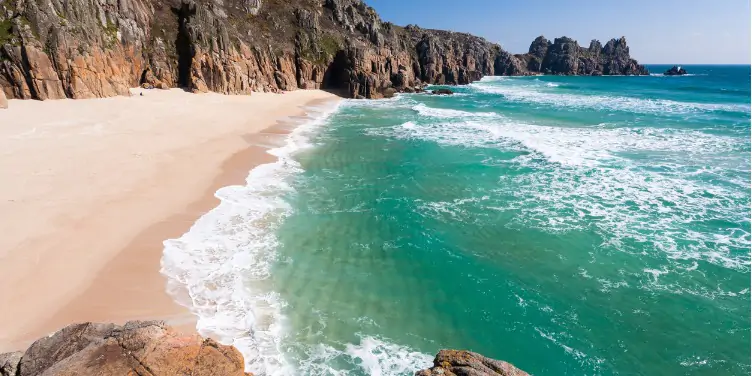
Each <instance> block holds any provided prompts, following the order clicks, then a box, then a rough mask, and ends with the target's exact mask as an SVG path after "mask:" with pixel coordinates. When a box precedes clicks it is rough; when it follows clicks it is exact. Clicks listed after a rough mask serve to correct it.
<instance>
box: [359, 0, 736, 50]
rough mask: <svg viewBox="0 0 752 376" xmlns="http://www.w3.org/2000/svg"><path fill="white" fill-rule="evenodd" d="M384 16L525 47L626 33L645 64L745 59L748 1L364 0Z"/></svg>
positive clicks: (605, 38) (603, 38) (397, 21)
mask: <svg viewBox="0 0 752 376" xmlns="http://www.w3.org/2000/svg"><path fill="white" fill-rule="evenodd" d="M365 2H366V3H367V4H368V5H371V6H372V7H374V8H376V10H377V11H378V12H379V14H380V15H381V17H382V18H383V19H384V20H385V21H391V22H393V23H395V24H398V25H407V24H409V23H412V24H417V25H418V26H421V27H425V28H434V29H448V30H453V31H464V32H469V33H472V34H476V35H479V36H483V37H485V38H487V39H489V40H491V41H493V42H497V43H500V44H501V45H502V46H503V47H504V49H506V50H508V51H510V52H513V53H522V52H527V49H528V47H529V46H530V42H532V41H533V39H535V37H537V36H538V35H545V36H546V38H548V39H553V38H555V37H560V36H563V35H566V36H569V37H572V38H575V39H577V40H578V41H579V42H580V45H585V46H587V45H588V44H589V43H590V40H591V39H599V40H600V41H601V42H602V43H604V44H605V42H606V41H608V40H609V39H611V38H614V37H620V36H622V35H623V36H625V37H627V42H628V43H629V48H630V52H631V54H632V57H634V58H636V59H638V60H639V61H640V62H641V63H645V64H658V63H664V64H674V63H676V64H703V63H704V64H749V62H750V8H749V7H750V1H749V0H704V1H703V0H685V1H678V0H651V1H647V0H627V1H618V0H598V1H595V0H570V1H564V0H558V1H556V0H553V1H551V0H546V1H544V0H515V1H505V0H365Z"/></svg>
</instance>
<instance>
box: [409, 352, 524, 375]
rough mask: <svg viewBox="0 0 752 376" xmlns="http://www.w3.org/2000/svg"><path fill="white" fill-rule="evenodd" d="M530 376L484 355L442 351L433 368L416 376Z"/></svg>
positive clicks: (419, 372)
mask: <svg viewBox="0 0 752 376" xmlns="http://www.w3.org/2000/svg"><path fill="white" fill-rule="evenodd" d="M439 375H441V376H455V375H456V376H499V375H501V376H528V374H527V373H526V372H525V371H522V370H520V369H518V368H516V367H515V366H513V365H511V364H509V363H507V362H502V361H500V360H494V359H490V358H486V357H485V356H483V355H480V354H477V353H474V352H470V351H458V350H441V351H439V353H438V354H437V355H436V358H434V360H433V367H431V368H429V369H424V370H422V371H418V372H416V373H415V376H439Z"/></svg>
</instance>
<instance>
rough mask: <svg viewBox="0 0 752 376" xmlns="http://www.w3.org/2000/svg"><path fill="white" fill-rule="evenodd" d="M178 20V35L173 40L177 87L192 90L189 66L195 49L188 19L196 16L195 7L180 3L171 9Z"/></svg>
mask: <svg viewBox="0 0 752 376" xmlns="http://www.w3.org/2000/svg"><path fill="white" fill-rule="evenodd" d="M173 12H174V13H175V15H176V16H177V18H178V34H177V37H176V38H175V49H176V52H177V57H178V86H180V87H182V88H186V89H191V88H192V83H191V65H192V64H193V57H194V56H195V55H196V49H195V47H194V45H193V40H192V38H191V32H190V19H191V17H193V16H194V15H195V14H196V6H195V5H194V4H190V3H180V8H175V9H173Z"/></svg>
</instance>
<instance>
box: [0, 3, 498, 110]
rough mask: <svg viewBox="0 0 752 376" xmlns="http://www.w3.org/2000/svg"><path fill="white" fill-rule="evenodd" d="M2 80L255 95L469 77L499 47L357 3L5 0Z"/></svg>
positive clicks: (54, 89) (58, 92) (123, 90)
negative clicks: (407, 23)
mask: <svg viewBox="0 0 752 376" xmlns="http://www.w3.org/2000/svg"><path fill="white" fill-rule="evenodd" d="M0 46H2V47H0V87H1V88H2V89H3V91H4V92H5V94H6V95H7V96H8V97H9V98H23V99H30V98H33V99H58V98H65V97H69V98H92V97H105V96H112V95H118V94H121V95H123V94H127V93H128V88H129V87H133V86H137V85H142V84H146V85H150V86H154V87H163V88H165V87H184V88H187V89H190V90H193V91H198V92H204V91H215V92H219V93H225V94H248V93H251V92H253V91H278V90H293V89H296V88H302V89H309V88H328V89H338V90H343V91H344V92H345V93H346V94H347V95H349V96H353V97H355V96H363V97H368V98H372V97H379V96H380V95H381V93H382V92H383V91H384V89H386V88H388V87H393V86H394V87H396V88H397V89H400V88H402V87H406V86H410V85H416V84H418V83H419V82H420V81H424V82H430V83H447V84H463V83H468V82H470V81H472V80H477V79H479V78H480V77H482V76H483V75H486V74H492V73H493V59H494V57H495V56H496V52H497V51H498V50H499V47H498V46H497V45H494V44H491V43H489V42H487V41H485V40H484V39H482V38H477V37H473V36H470V35H467V34H459V33H450V32H443V31H433V30H423V29H420V28H418V27H408V28H401V27H397V26H394V25H391V24H389V23H383V22H382V21H381V19H380V18H379V16H378V15H377V14H376V12H375V11H374V10H373V9H372V8H370V7H368V6H366V5H365V4H364V3H363V2H362V1H360V0H296V1H284V0H225V1H221V0H103V1H88V0H4V1H2V2H0Z"/></svg>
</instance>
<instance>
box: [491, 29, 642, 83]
mask: <svg viewBox="0 0 752 376" xmlns="http://www.w3.org/2000/svg"><path fill="white" fill-rule="evenodd" d="M497 71H500V72H504V73H505V74H507V75H527V74H558V75H587V76H602V75H646V74H648V70H647V69H646V68H645V67H644V66H643V65H640V64H639V63H637V60H635V59H632V57H631V56H630V55H629V47H628V46H627V40H626V39H625V38H624V37H621V38H619V39H611V40H610V41H608V43H606V45H605V46H602V45H601V42H599V41H597V40H595V39H593V40H592V41H591V42H590V46H588V47H587V48H585V47H580V45H579V44H578V43H577V41H576V40H574V39H571V38H567V37H561V38H556V39H554V41H553V42H550V41H549V40H548V39H546V38H545V37H543V36H539V37H538V38H536V39H535V40H534V41H533V43H531V44H530V49H529V50H528V53H526V54H521V55H513V56H512V55H509V56H507V57H506V59H505V60H504V61H503V62H500V65H499V66H497Z"/></svg>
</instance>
